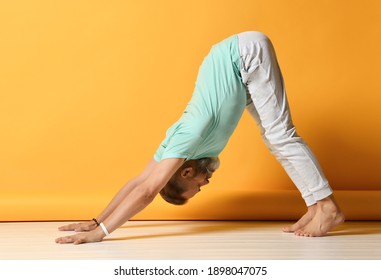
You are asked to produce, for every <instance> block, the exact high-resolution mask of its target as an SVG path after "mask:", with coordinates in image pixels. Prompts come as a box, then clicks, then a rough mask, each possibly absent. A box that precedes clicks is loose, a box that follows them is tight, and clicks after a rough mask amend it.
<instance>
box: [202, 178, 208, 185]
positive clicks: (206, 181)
mask: <svg viewBox="0 0 381 280" xmlns="http://www.w3.org/2000/svg"><path fill="white" fill-rule="evenodd" d="M207 184H209V179H205V181H204V182H203V183H202V184H201V186H205V185H207Z"/></svg>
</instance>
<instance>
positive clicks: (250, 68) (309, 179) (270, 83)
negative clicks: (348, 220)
mask: <svg viewBox="0 0 381 280" xmlns="http://www.w3.org/2000/svg"><path fill="white" fill-rule="evenodd" d="M238 38H239V42H240V53H241V76H242V81H243V82H244V83H245V84H246V86H247V90H248V95H249V97H250V99H251V100H249V102H250V101H252V103H251V104H249V105H248V106H247V108H248V110H249V112H250V113H251V115H252V116H253V117H254V119H256V121H257V123H258V125H259V127H260V130H261V134H262V137H263V139H264V141H265V143H266V145H267V146H268V148H269V149H270V151H271V152H272V153H273V154H274V155H275V157H276V158H277V159H278V161H279V162H280V163H281V164H282V166H283V167H284V169H285V170H286V172H287V173H288V175H289V176H290V178H291V179H292V180H293V182H294V183H295V185H296V187H297V188H298V189H299V191H300V192H301V194H302V197H303V199H304V200H305V202H306V205H307V206H308V211H307V213H306V214H305V215H304V216H303V217H302V218H301V219H300V220H299V221H298V222H297V223H296V224H295V225H293V226H291V227H288V228H285V229H284V230H285V231H297V230H300V229H302V228H304V227H307V226H308V224H310V223H312V222H313V223H314V224H315V223H316V219H315V220H314V218H315V217H316V216H317V214H318V213H319V215H320V214H321V209H320V208H321V207H319V205H320V204H321V203H319V201H325V199H326V200H330V201H331V202H332V201H334V200H333V199H330V198H329V197H330V196H331V195H332V189H331V187H330V186H329V184H328V181H327V179H326V178H325V176H324V174H323V172H322V170H321V168H320V166H319V163H318V161H317V160H316V158H315V156H314V155H313V153H312V151H311V150H310V149H309V147H308V146H307V145H306V143H305V142H304V141H303V139H302V138H301V137H300V136H299V135H298V134H297V133H296V129H295V127H294V125H293V122H292V119H291V114H290V110H289V106H288V102H287V97H286V91H285V88H284V82H283V78H282V74H281V71H280V69H279V66H278V63H277V59H276V55H275V51H274V49H273V47H272V44H271V42H270V40H269V39H268V38H267V37H266V36H265V35H264V34H262V33H258V32H245V33H241V34H239V35H238ZM317 202H318V203H317ZM333 205H334V206H336V207H337V204H336V203H333ZM325 208H327V207H325ZM331 210H332V209H331ZM337 212H339V213H341V212H340V211H339V209H338V207H337ZM339 216H340V215H339ZM322 220H324V219H322V218H320V221H322ZM334 220H335V222H327V221H326V222H325V224H329V225H327V226H326V225H324V226H322V225H320V226H319V228H322V229H324V230H316V227H315V230H312V229H311V228H310V230H309V234H311V235H323V234H325V233H326V232H327V231H328V230H329V229H331V228H332V227H333V226H335V225H337V221H338V220H342V219H341V218H340V219H334ZM311 231H313V233H311ZM299 233H300V235H303V234H301V232H299Z"/></svg>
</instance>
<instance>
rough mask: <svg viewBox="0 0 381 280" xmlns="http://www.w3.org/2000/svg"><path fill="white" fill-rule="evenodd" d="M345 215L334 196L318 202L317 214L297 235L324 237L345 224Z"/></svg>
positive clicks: (296, 232)
mask: <svg viewBox="0 0 381 280" xmlns="http://www.w3.org/2000/svg"><path fill="white" fill-rule="evenodd" d="M344 219H345V218H344V214H343V213H342V212H341V210H340V208H339V206H338V205H337V203H336V201H335V199H334V197H333V195H331V196H329V197H327V198H324V199H322V200H319V201H318V202H317V209H316V214H315V216H314V217H313V218H312V220H311V221H310V222H309V223H307V225H306V226H305V227H303V228H301V229H299V230H297V231H295V235H298V236H307V237H316V236H323V235H326V234H327V233H328V231H330V230H331V229H332V228H334V227H336V226H338V225H340V224H342V223H343V222H344Z"/></svg>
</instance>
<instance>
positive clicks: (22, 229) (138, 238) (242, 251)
mask: <svg viewBox="0 0 381 280" xmlns="http://www.w3.org/2000/svg"><path fill="white" fill-rule="evenodd" d="M66 223H67V222H25V223H0V259H2V260H18V259H24V260H25V259H26V260H29V259H40V260H41V259H42V260H46V259H53V260H75V259H86V260H93V259H101V260H106V259H111V260H115V259H134V260H141V259H179V260H185V259H188V260H194V259H205V260H208V259H209V260H210V259H215V260H220V259H231V260H236V259H242V260H244V259H261V260H274V259H276V260H286V259H290V260H300V259H306V260H325V259H343V260H349V259H355V260H364V259H377V260H381V222H346V223H344V224H343V225H341V226H339V227H338V228H337V229H336V230H335V231H333V232H332V233H330V234H329V236H325V237H320V238H307V237H299V236H295V235H293V234H292V233H283V232H282V231H281V228H282V227H283V226H285V225H288V224H290V223H289V222H233V221H227V222H223V221H131V222H128V223H126V224H125V225H124V226H123V227H121V228H120V229H118V230H116V231H115V232H113V233H112V234H111V235H110V236H108V237H107V239H105V241H104V242H100V243H92V244H83V245H78V246H74V245H72V244H64V245H61V244H56V243H55V242H54V239H55V238H56V237H59V236H62V235H67V233H65V232H59V231H58V230H57V227H58V226H60V225H64V224H66Z"/></svg>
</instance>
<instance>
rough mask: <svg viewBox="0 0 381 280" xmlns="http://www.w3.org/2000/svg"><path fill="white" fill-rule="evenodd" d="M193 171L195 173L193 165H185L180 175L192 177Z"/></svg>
mask: <svg viewBox="0 0 381 280" xmlns="http://www.w3.org/2000/svg"><path fill="white" fill-rule="evenodd" d="M193 173H194V170H193V167H191V166H188V167H185V168H184V169H182V170H181V171H180V176H181V177H182V178H184V179H187V178H192V177H193Z"/></svg>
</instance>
